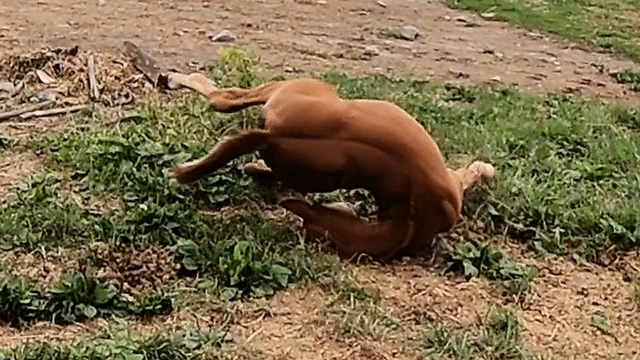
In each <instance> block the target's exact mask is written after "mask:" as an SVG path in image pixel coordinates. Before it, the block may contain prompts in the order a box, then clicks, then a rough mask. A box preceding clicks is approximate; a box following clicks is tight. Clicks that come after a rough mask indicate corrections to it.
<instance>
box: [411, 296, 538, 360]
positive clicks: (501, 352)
mask: <svg viewBox="0 0 640 360" xmlns="http://www.w3.org/2000/svg"><path fill="white" fill-rule="evenodd" d="M521 332H522V329H521V327H520V324H519V322H518V318H517V316H516V315H515V314H514V313H513V312H512V311H510V310H509V309H508V308H497V309H495V310H494V311H493V312H492V313H491V314H489V316H487V318H486V319H484V320H483V321H482V323H481V324H480V326H479V327H477V328H473V327H470V328H467V329H462V330H450V329H447V328H446V327H444V326H436V327H435V328H433V329H431V330H429V331H428V332H427V334H426V339H425V344H424V351H423V357H424V358H425V359H442V358H448V359H456V360H467V359H468V360H471V359H514V360H515V359H518V360H529V359H542V357H540V356H538V355H535V354H534V353H533V352H531V351H529V350H528V349H527V348H526V347H525V346H524V345H523V344H522V338H521Z"/></svg>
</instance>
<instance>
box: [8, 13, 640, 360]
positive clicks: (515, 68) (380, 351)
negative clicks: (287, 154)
mask: <svg viewBox="0 0 640 360" xmlns="http://www.w3.org/2000/svg"><path fill="white" fill-rule="evenodd" d="M384 4H385V5H384V6H382V5H380V2H377V1H375V0H364V1H356V0H340V1H337V0H327V1H316V0H297V1H284V0H233V1H231V0H221V1H211V2H206V1H197V0H180V1H175V0H174V1H170V0H159V1H140V0H138V1H136V0H106V1H105V3H104V5H99V2H98V0H91V1H75V2H69V1H66V0H40V1H31V2H25V1H2V3H1V4H0V51H2V53H9V54H12V53H16V54H17V53H23V52H27V51H31V50H33V49H36V48H38V47H41V46H71V45H80V47H81V48H84V49H93V50H100V51H121V50H122V42H123V41H125V40H130V41H133V42H135V43H136V44H138V45H139V46H141V47H142V48H144V49H146V50H148V51H149V52H150V53H151V54H152V56H154V57H155V58H156V59H158V60H160V61H161V62H163V63H164V64H165V65H166V66H176V67H178V68H183V69H184V68H186V67H188V66H189V64H190V63H192V62H200V63H202V62H205V61H207V60H208V59H210V58H212V57H214V56H215V54H216V52H217V50H218V48H219V47H220V46H221V45H223V44H221V43H216V42H212V41H211V40H210V39H209V36H210V35H213V34H216V33H218V32H219V31H221V30H223V29H228V30H230V31H232V32H233V33H234V34H235V35H236V36H237V39H236V41H234V42H233V44H236V45H239V46H243V47H248V48H250V49H252V50H254V51H255V52H256V53H257V54H258V55H259V56H260V57H261V58H262V60H263V61H264V62H265V63H266V64H267V65H268V67H269V68H270V69H271V70H273V71H278V72H281V71H288V72H299V73H308V72H313V71H320V70H326V69H340V70H343V71H349V72H353V73H376V72H377V73H387V74H394V75H410V76H413V77H421V78H433V79H447V80H459V81H464V82H472V83H486V82H499V83H503V84H516V85H518V86H519V87H520V88H522V89H526V90H530V91H534V92H544V93H546V92H573V93H578V94H582V95H585V96H597V97H599V98H602V99H608V100H613V99H615V100H619V101H623V102H626V103H631V104H639V103H640V101H639V100H640V96H638V95H637V94H634V93H632V92H627V91H626V90H625V89H624V87H623V86H621V85H619V84H617V83H615V82H614V81H613V80H612V79H611V78H610V77H608V76H607V75H605V74H601V73H599V72H598V70H597V69H596V66H594V65H604V67H605V68H607V69H618V68H626V67H636V66H634V65H633V64H632V63H631V62H629V61H626V60H621V59H617V58H615V57H613V56H610V55H604V54H598V53H594V52H589V51H585V50H581V49H579V48H578V47H577V46H574V45H571V44H569V43H566V42H559V41H552V40H550V39H548V38H546V37H544V36H541V35H538V34H535V33H532V32H530V31H527V30H522V29H517V28H514V27H513V26H510V25H507V24H502V23H496V22H488V21H485V20H483V19H481V18H479V17H477V16H474V15H472V14H468V13H460V12H456V11H454V10H450V9H448V8H446V7H445V6H444V5H442V4H441V3H440V2H438V1H419V0H385V1H384ZM404 25H413V26H416V27H417V28H418V29H419V30H420V31H421V35H420V36H419V37H418V38H417V39H415V41H407V40H401V39H394V38H388V37H384V36H380V35H378V33H379V31H380V30H387V29H392V28H396V27H399V26H404ZM370 45H374V46H376V47H377V49H378V50H379V51H380V53H379V54H378V55H376V56H372V57H367V56H363V54H364V52H365V47H367V46H370ZM0 80H1V79H0ZM39 121H42V120H39ZM25 126H26V125H25ZM0 156H1V157H2V158H0V188H2V187H5V185H7V184H8V183H10V182H14V181H15V180H16V179H15V178H16V177H19V176H18V175H16V174H13V175H11V178H8V177H6V176H2V173H3V172H4V170H5V169H7V168H8V167H9V166H11V165H12V164H16V163H17V162H20V161H22V162H21V163H22V164H23V165H22V167H23V168H24V169H22V170H21V171H19V173H20V175H21V176H23V175H24V174H27V173H29V172H30V169H32V168H36V167H37V166H38V162H37V160H35V159H31V158H24V159H23V158H22V157H23V156H26V155H24V154H12V153H2V154H1V155H0ZM3 195H4V194H3V193H2V192H1V191H0V198H1V197H2V196H3ZM519 251H520V250H517V249H516V250H513V249H510V250H509V252H510V253H511V254H512V255H513V256H515V257H516V259H517V260H519V261H523V262H526V263H530V264H534V265H536V266H537V267H539V268H540V269H542V271H541V273H540V276H539V277H538V278H537V279H536V280H535V284H534V289H533V293H532V295H530V298H529V300H528V302H527V306H526V307H525V308H524V309H520V310H518V314H519V317H520V320H521V322H522V323H523V327H524V331H525V342H526V343H527V345H529V346H532V347H534V348H536V349H538V350H540V351H542V352H549V353H552V354H556V355H560V356H562V357H566V358H576V359H605V358H608V357H607V356H608V355H614V354H615V355H620V356H622V357H623V358H627V359H632V358H634V356H635V358H637V357H638V356H640V355H639V354H640V347H639V346H638V345H637V344H639V343H640V310H638V309H637V308H636V306H635V304H634V302H633V299H632V295H631V294H632V290H631V284H630V282H629V279H632V278H634V277H638V276H639V275H640V270H639V269H640V261H639V259H640V257H639V256H637V255H635V256H629V257H628V258H625V259H621V260H620V261H619V263H621V264H624V265H625V266H624V269H623V270H624V271H621V269H620V268H619V266H618V267H616V266H613V267H610V268H606V269H605V268H597V267H584V266H578V265H576V264H574V263H573V262H570V261H569V260H566V259H564V260H563V259H559V260H545V261H543V260H532V259H530V258H528V257H526V256H524V255H523V254H522V253H520V252H519ZM354 271H355V272H356V273H355V275H354V276H355V277H356V278H357V279H358V282H359V283H360V284H361V285H363V286H373V287H376V288H378V289H380V291H381V296H382V299H383V302H382V306H384V307H386V308H388V309H389V312H390V313H391V314H393V315H394V316H396V317H398V318H399V319H401V320H403V322H404V323H411V321H413V320H412V319H414V320H415V317H416V316H418V315H419V316H427V317H433V318H435V319H437V320H442V321H443V322H445V323H447V324H450V325H452V326H454V327H463V326H465V325H468V324H470V323H471V322H473V321H474V320H475V318H476V317H477V316H479V315H481V314H484V313H485V312H486V310H487V309H488V308H489V307H490V306H491V305H492V304H494V303H496V302H501V301H502V300H500V299H499V297H498V296H497V295H496V294H495V291H494V290H493V288H492V287H491V286H490V285H488V284H487V283H486V282H485V281H483V280H477V281H476V280H474V281H471V282H464V281H462V280H461V279H458V280H455V279H454V280H452V279H448V278H444V277H442V276H439V275H436V274H433V273H432V272H431V271H430V270H428V269H424V268H421V267H417V266H412V265H395V266H390V267H384V268H371V267H363V268H361V269H356V270H354ZM326 296H327V294H324V293H322V292H321V291H319V290H318V289H313V288H312V289H306V288H304V289H298V288H294V289H291V290H287V291H284V292H281V293H279V294H278V295H277V296H276V297H275V298H274V299H272V300H270V301H269V302H268V303H267V304H266V305H265V306H266V307H268V308H269V309H270V311H271V313H272V314H274V315H272V316H268V317H261V318H259V319H253V320H252V321H249V320H247V321H244V322H243V321H240V322H239V323H238V324H237V325H236V326H235V327H234V332H235V335H236V337H237V339H238V341H239V343H240V345H239V346H241V347H244V348H251V349H253V348H257V349H258V350H260V351H261V352H263V353H266V355H267V357H268V358H284V357H286V356H291V358H296V359H307V358H308V359H319V358H323V359H329V358H336V359H338V358H341V359H342V358H346V357H349V356H350V357H351V358H358V359H371V358H381V359H389V358H399V355H397V354H395V353H394V350H393V348H394V347H393V346H391V345H389V344H388V341H387V340H388V339H386V338H384V339H383V340H381V341H378V342H373V341H355V342H354V341H353V340H344V339H340V338H339V336H338V335H336V333H335V326H336V324H335V322H337V321H339V320H336V319H335V318H334V319H333V320H331V318H330V317H329V318H328V317H326V316H325V315H320V314H319V312H318V311H319V310H318V308H319V307H320V306H321V305H322V304H323V303H324V302H325V301H326ZM594 314H603V315H605V316H606V317H607V318H608V319H609V321H610V323H611V325H612V328H613V330H612V332H613V334H614V336H610V335H603V334H601V333H599V332H598V331H597V330H596V329H595V328H593V327H592V326H590V318H591V316H592V315H594ZM183 315H184V314H183ZM185 316H186V315H185ZM198 317H199V318H200V319H201V318H202V317H205V315H203V314H199V315H198ZM167 321H171V319H167ZM206 323H207V322H206V321H205V322H204V324H205V325H206ZM165 325H166V324H165ZM89 328H91V326H79V327H78V328H70V329H68V330H66V331H68V333H67V334H69V333H73V334H74V336H76V335H78V334H81V333H83V332H86V331H87V330H88V329H89ZM165 328H167V327H166V326H165ZM316 329H317V330H318V331H316ZM53 331H54V332H60V329H54V330H53ZM43 332H44V333H49V334H50V333H51V330H47V329H33V330H29V331H27V332H26V333H24V334H21V333H17V332H15V331H14V330H11V329H0V334H2V335H3V336H0V339H2V340H1V341H0V343H1V346H8V345H17V344H19V343H20V342H22V341H24V340H25V339H29V338H30V337H33V338H38V337H40V336H42V335H41V334H42V333H43ZM5 335H6V336H5Z"/></svg>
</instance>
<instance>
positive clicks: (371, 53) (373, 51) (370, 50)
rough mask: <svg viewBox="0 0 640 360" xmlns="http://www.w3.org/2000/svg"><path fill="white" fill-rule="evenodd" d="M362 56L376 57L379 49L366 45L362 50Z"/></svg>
mask: <svg viewBox="0 0 640 360" xmlns="http://www.w3.org/2000/svg"><path fill="white" fill-rule="evenodd" d="M364 54H365V55H367V56H378V55H380V49H378V47H377V46H375V45H367V46H365V48H364Z"/></svg>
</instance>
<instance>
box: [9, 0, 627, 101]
mask: <svg viewBox="0 0 640 360" xmlns="http://www.w3.org/2000/svg"><path fill="white" fill-rule="evenodd" d="M384 3H385V6H381V5H380V4H379V3H378V2H376V1H374V0H371V1H364V2H363V1H356V0H342V1H315V0H310V1H285V0H262V1H254V0H233V1H231V0H223V1H211V2H209V1H205V2H203V1H200V0H183V1H180V2H175V1H170V0H160V1H154V2H143V1H134V0H107V1H106V5H105V6H99V5H98V2H97V1H94V0H85V1H80V2H75V3H73V4H69V3H68V2H67V1H65V0H50V1H47V2H28V3H24V2H17V1H4V2H3V3H2V4H1V5H0V14H1V15H0V24H3V25H2V26H1V27H0V49H2V50H4V51H6V52H21V51H24V50H25V49H30V48H33V47H37V46H52V45H55V46H57V45H65V46H73V45H76V44H77V45H80V46H81V47H82V48H88V49H93V50H95V49H100V50H105V49H108V50H111V51H120V50H121V49H122V41H124V40H132V41H134V42H136V43H137V44H139V45H140V46H142V47H143V48H145V49H149V51H150V52H151V54H152V55H153V56H154V57H156V58H158V60H163V62H164V63H165V65H167V66H174V65H175V66H178V67H182V68H185V67H186V66H188V64H189V63H191V62H192V61H198V62H204V61H207V60H210V59H211V58H213V57H214V56H215V54H216V51H217V49H218V48H219V47H220V46H223V45H225V43H218V42H212V41H211V40H210V38H211V36H212V35H215V34H216V33H217V32H219V31H220V30H222V29H229V30H230V31H232V32H233V33H234V34H235V36H236V37H237V39H236V40H235V41H234V42H233V44H237V45H240V46H243V47H248V48H251V49H253V50H254V51H256V52H257V54H259V55H260V56H261V57H262V58H263V60H264V61H266V63H267V64H268V65H269V66H270V67H271V68H272V69H274V70H276V71H278V72H281V71H283V70H286V71H292V72H297V71H301V72H308V71H315V70H327V69H340V70H345V71H349V72H355V73H392V74H402V75H410V76H414V77H420V78H436V79H454V80H461V81H465V82H474V83H479V82H500V83H504V84H517V85H519V86H520V87H522V88H524V89H528V90H533V91H537V92H558V91H567V92H574V93H581V94H585V95H590V96H600V97H604V98H622V99H624V100H625V101H627V102H632V103H636V104H637V103H638V96H637V95H636V94H633V93H630V94H629V93H627V92H626V90H625V89H624V87H623V86H621V85H619V84H616V83H615V82H614V81H613V80H612V79H610V78H609V77H608V76H607V75H605V74H601V73H599V71H598V69H596V67H595V66H594V65H600V64H602V65H605V67H606V68H612V69H618V68H624V67H634V65H633V64H632V63H631V62H630V61H626V60H621V59H618V58H616V57H613V56H610V55H604V54H597V53H592V52H589V51H584V50H581V49H579V48H577V47H576V46H573V45H572V44H570V43H568V42H560V41H552V40H550V39H548V38H547V37H545V36H541V35H539V34H536V33H532V32H530V31H527V30H523V29H518V28H515V27H514V26H511V25H508V24H504V23H498V22H490V21H485V20H483V19H482V18H480V17H478V16H475V15H473V14H469V13H462V12H459V11H456V10H452V9H449V8H447V7H446V6H445V5H443V4H442V3H441V2H439V1H434V0H431V1H418V0H393V1H385V2H384ZM404 25H413V26H416V27H417V28H418V29H419V30H420V32H421V35H420V36H418V37H417V39H415V41H407V40H401V39H396V38H388V37H385V36H381V35H379V33H380V31H384V30H389V29H393V28H397V27H400V26H404ZM367 46H375V47H377V50H378V52H379V54H378V55H374V56H365V55H364V53H365V48H366V47H367Z"/></svg>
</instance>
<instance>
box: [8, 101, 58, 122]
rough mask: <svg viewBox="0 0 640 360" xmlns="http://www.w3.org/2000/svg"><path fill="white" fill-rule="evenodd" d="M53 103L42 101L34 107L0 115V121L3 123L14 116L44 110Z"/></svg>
mask: <svg viewBox="0 0 640 360" xmlns="http://www.w3.org/2000/svg"><path fill="white" fill-rule="evenodd" d="M53 103H55V101H52V100H49V101H44V102H41V103H38V104H34V105H29V106H25V107H23V108H22V109H16V110H11V111H7V112H4V113H0V121H3V120H5V119H11V118H12V117H14V116H22V115H24V114H27V113H31V112H34V111H37V110H40V109H44V108H46V107H47V106H49V105H52V104H53Z"/></svg>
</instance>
